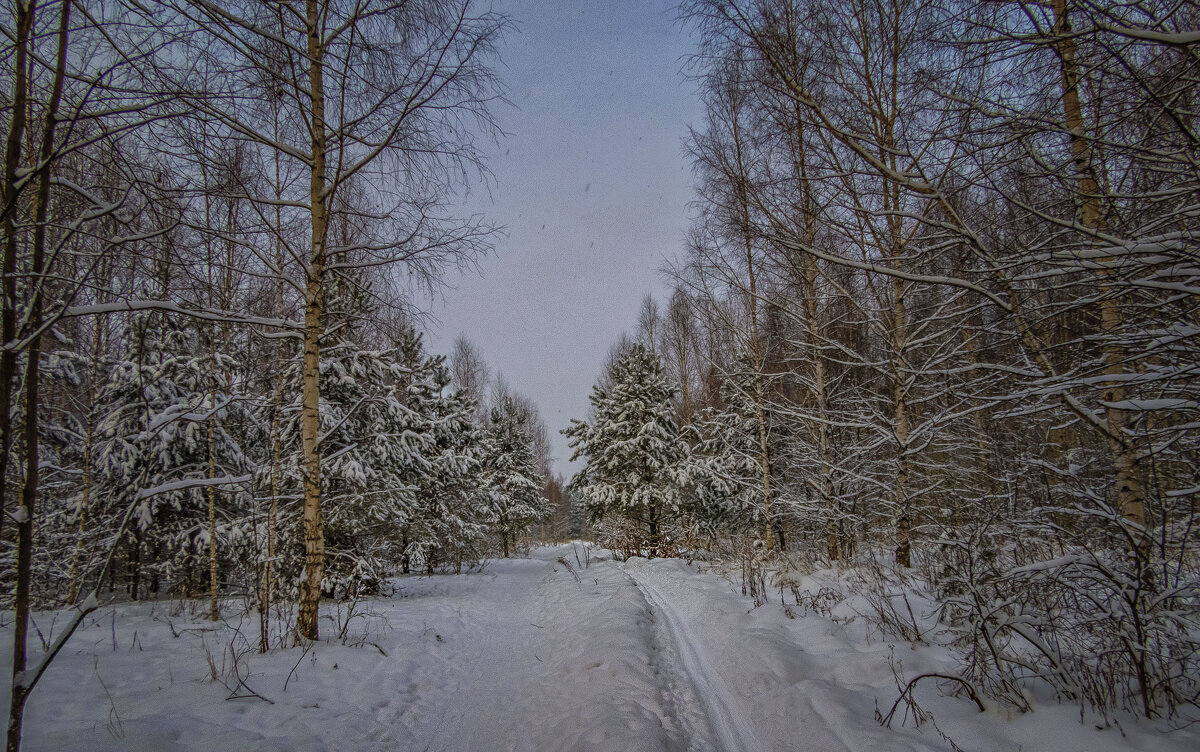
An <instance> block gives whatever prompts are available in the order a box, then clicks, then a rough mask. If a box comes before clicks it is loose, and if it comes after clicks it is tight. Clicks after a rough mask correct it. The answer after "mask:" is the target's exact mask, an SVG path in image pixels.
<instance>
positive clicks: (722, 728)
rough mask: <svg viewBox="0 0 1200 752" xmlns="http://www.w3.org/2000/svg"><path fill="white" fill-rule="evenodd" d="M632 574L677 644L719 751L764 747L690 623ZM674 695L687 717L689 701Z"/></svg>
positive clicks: (739, 751)
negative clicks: (711, 662)
mask: <svg viewBox="0 0 1200 752" xmlns="http://www.w3.org/2000/svg"><path fill="white" fill-rule="evenodd" d="M630 576H631V577H632V579H633V581H634V582H636V583H637V585H638V588H639V589H640V590H641V591H642V594H643V595H645V596H646V601H647V602H648V603H649V604H650V607H651V608H653V609H654V613H655V614H656V615H657V616H658V618H659V624H660V629H661V630H662V632H664V633H665V636H666V637H667V639H669V640H671V642H672V644H673V645H674V646H675V648H676V654H677V656H678V658H679V662H680V668H681V669H682V673H683V675H684V678H685V680H686V681H687V682H689V684H690V685H691V687H692V689H693V690H694V695H695V699H696V700H698V701H699V702H700V704H701V705H702V706H703V709H704V710H705V711H706V712H705V716H706V717H707V720H708V724H709V727H710V728H711V730H712V734H713V736H714V737H715V739H714V741H715V742H716V747H717V749H716V750H715V752H755V751H756V750H759V749H762V747H761V746H760V745H759V743H758V741H757V739H756V738H755V735H754V729H753V728H751V727H750V725H749V724H748V723H747V722H746V718H747V717H748V714H747V713H746V709H745V708H743V707H742V701H741V698H738V697H737V696H736V695H735V694H734V693H733V692H731V691H730V689H729V687H728V685H727V684H726V683H725V681H724V680H723V679H722V678H721V675H720V674H719V673H717V671H716V670H714V669H713V667H712V665H711V664H710V663H709V661H708V660H707V659H706V658H705V656H704V652H703V651H702V650H701V648H700V647H699V642H698V639H697V637H696V635H695V634H694V633H693V632H692V630H691V629H690V628H689V626H688V623H687V622H686V621H685V620H684V619H683V618H682V617H681V616H680V614H679V613H678V612H677V611H676V610H675V609H674V608H672V607H671V605H670V603H669V602H668V601H667V599H666V598H664V597H663V595H662V593H660V592H659V590H658V589H657V588H655V587H654V586H653V585H651V584H650V583H648V582H643V581H640V580H638V579H637V577H634V576H633V575H630ZM674 699H675V703H676V712H677V713H680V714H681V715H682V716H683V717H685V718H686V717H688V716H689V714H688V713H686V710H685V709H683V708H680V707H679V706H680V705H681V704H684V703H686V700H684V698H681V697H680V696H679V694H678V692H676V694H675V698H674ZM681 700H683V702H681ZM693 723H694V721H693ZM688 730H689V731H690V732H691V733H692V734H693V735H695V734H696V732H697V729H694V728H690V729H688ZM689 741H692V742H693V745H692V746H693V747H695V746H698V745H696V744H695V742H696V741H699V740H689Z"/></svg>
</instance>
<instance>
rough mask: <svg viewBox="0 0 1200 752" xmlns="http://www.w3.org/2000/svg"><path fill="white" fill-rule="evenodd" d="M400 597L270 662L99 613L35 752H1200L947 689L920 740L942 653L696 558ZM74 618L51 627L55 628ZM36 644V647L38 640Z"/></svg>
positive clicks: (66, 668) (932, 707)
mask: <svg viewBox="0 0 1200 752" xmlns="http://www.w3.org/2000/svg"><path fill="white" fill-rule="evenodd" d="M577 556H578V558H577ZM820 576H821V575H820V574H819V573H818V575H814V577H815V579H814V578H806V579H807V580H808V581H807V582H806V583H804V585H805V586H812V587H816V586H818V584H819V581H820ZM825 576H830V575H828V574H827V575H825ZM393 585H394V589H395V593H394V594H393V595H392V596H390V597H382V598H373V599H370V600H368V601H364V602H361V603H359V604H358V605H357V606H356V608H355V609H354V610H353V611H351V610H350V609H349V607H348V606H347V605H346V604H328V605H327V608H326V611H325V616H326V617H327V618H326V619H325V621H323V623H322V630H323V638H324V639H323V640H321V641H318V642H317V643H314V644H313V645H312V646H311V647H310V648H309V649H307V650H305V649H303V648H300V647H291V648H285V649H274V650H271V651H269V652H267V653H265V654H260V653H258V652H257V650H256V648H257V640H258V637H257V635H258V618H257V616H256V615H254V614H253V613H243V615H241V616H237V615H232V616H228V617H227V618H226V620H225V621H222V622H218V623H214V622H211V621H208V620H206V619H205V618H204V611H205V604H203V603H196V602H191V603H183V604H181V603H179V602H177V601H172V602H167V601H160V602H157V603H138V604H124V605H118V606H111V607H106V608H105V609H102V610H101V611H97V612H95V613H94V614H92V615H91V617H90V618H89V619H88V620H87V621H86V622H85V624H84V626H83V627H82V628H81V629H80V631H79V632H78V633H77V634H76V635H75V636H74V638H73V639H72V640H71V642H70V643H69V644H68V646H67V648H66V649H65V650H64V651H63V653H62V654H61V655H60V656H59V657H58V659H57V660H56V661H55V663H54V664H53V665H52V666H51V668H50V670H49V672H48V673H47V674H46V676H45V677H44V678H43V680H42V683H41V684H40V685H39V686H38V687H37V688H36V690H35V691H34V693H33V695H32V697H31V699H30V702H29V706H28V709H27V712H26V720H25V728H26V733H25V744H24V749H26V750H47V751H49V750H54V751H56V752H71V751H74V750H79V751H80V752H82V751H84V750H86V751H88V752H100V751H101V750H155V751H160V750H162V751H165V750H197V751H199V750H205V751H212V752H240V751H241V750H279V751H280V752H283V751H285V750H287V751H289V752H290V751H292V750H295V751H296V752H303V751H307V750H312V751H314V752H315V751H318V750H338V752H354V751H358V750H389V751H390V752H396V751H401V750H403V751H407V750H422V751H428V752H466V751H474V750H478V751H479V752H499V751H501V750H539V751H540V750H562V751H566V750H581V751H582V750H596V751H609V750H611V751H612V752H618V751H619V752H640V751H642V750H645V751H646V752H649V751H650V750H673V751H674V750H679V751H682V750H689V751H695V752H735V751H736V752H757V751H759V750H762V751H768V750H814V751H819V752H826V751H832V750H854V751H855V752H860V751H862V752H865V751H866V750H881V751H882V750H888V751H889V752H890V751H896V752H899V751H902V750H951V749H954V748H955V747H954V746H953V745H955V744H956V745H957V746H958V747H959V748H961V749H963V750H969V751H971V752H975V751H976V750H1027V751H1034V750H1044V751H1046V752H1058V751H1063V752H1066V751H1068V750H1069V751H1072V752H1075V751H1077V752H1084V751H1085V750H1087V751H1095V752H1103V751H1105V750H1113V751H1114V752H1115V751H1116V750H1131V749H1132V750H1181V751H1182V750H1188V749H1197V748H1200V745H1198V744H1197V742H1198V741H1200V732H1197V731H1196V730H1195V729H1185V730H1183V731H1176V732H1170V733H1164V732H1163V731H1162V730H1160V729H1157V728H1155V727H1153V726H1152V725H1150V724H1146V723H1142V724H1136V723H1135V722H1134V721H1133V720H1131V719H1122V721H1121V728H1120V729H1118V728H1117V727H1115V726H1114V727H1110V728H1107V729H1103V730H1101V729H1097V727H1096V726H1097V724H1096V723H1095V722H1094V721H1093V719H1088V722H1086V723H1081V721H1080V715H1079V710H1078V708H1075V707H1073V706H1069V705H1057V704H1051V703H1048V702H1042V703H1041V704H1039V705H1038V706H1037V707H1036V709H1035V711H1034V712H1032V713H1026V714H1023V715H1018V714H1013V713H1009V712H1006V711H1004V710H1003V709H999V708H994V707H993V708H990V709H989V710H988V711H987V712H984V713H980V712H978V711H977V709H976V707H975V705H974V704H973V703H971V702H970V701H969V700H965V699H960V698H955V697H947V696H943V695H942V694H940V693H939V691H938V688H937V686H936V685H935V683H934V682H933V681H923V682H921V683H920V684H919V685H918V689H917V692H916V696H917V699H918V701H919V703H920V705H921V706H922V708H923V709H924V710H925V711H927V712H928V713H930V714H931V718H930V719H926V720H925V722H923V723H922V724H921V725H920V726H919V727H916V726H915V725H914V723H913V719H912V718H911V716H910V717H908V718H907V719H906V718H904V717H903V716H904V713H903V712H902V711H898V712H897V718H896V719H895V721H894V722H893V724H892V728H884V727H881V726H880V725H879V724H878V723H877V722H876V720H875V714H876V709H877V708H878V709H879V710H880V711H881V712H882V713H884V714H886V713H887V711H888V709H889V708H890V707H891V705H892V702H893V701H894V700H895V699H896V697H897V695H898V694H899V690H898V689H897V673H896V672H899V674H900V675H902V676H903V677H904V678H905V679H908V678H911V677H913V676H916V675H917V674H919V673H922V672H926V671H933V670H942V671H946V670H953V657H952V656H951V655H950V653H949V652H948V651H947V650H946V649H945V648H943V647H938V646H937V645H921V646H919V647H916V648H914V647H912V646H910V645H909V644H908V643H905V642H897V641H896V640H890V641H889V640H887V639H884V638H883V637H882V636H881V635H880V634H879V633H878V632H877V631H873V630H872V628H871V627H870V625H869V624H868V623H867V620H865V619H864V618H861V615H856V614H855V612H854V610H853V604H852V603H850V602H844V603H842V604H839V605H838V606H836V607H835V608H834V609H833V610H832V611H828V610H825V611H823V612H822V613H813V612H807V613H801V611H800V610H797V609H796V608H795V607H793V608H792V609H791V611H792V613H791V615H790V616H789V615H788V614H787V613H785V610H784V609H783V608H781V607H780V605H779V603H778V602H776V603H774V604H768V605H765V606H761V607H758V608H754V604H753V603H752V602H751V601H750V599H748V598H746V597H744V596H743V595H742V594H741V592H740V586H739V585H737V584H735V583H733V582H731V581H730V580H729V579H726V578H725V577H722V576H721V575H720V574H719V573H718V572H716V571H706V567H705V565H703V564H701V563H696V564H694V565H689V564H687V563H685V562H683V561H680V560H678V559H663V560H653V561H648V560H646V559H631V560H629V561H627V562H623V563H622V562H615V561H612V560H611V559H610V558H608V556H607V555H606V554H605V553H604V552H592V554H591V558H590V561H588V559H587V558H586V557H585V554H584V547H583V545H582V544H579V545H577V546H575V547H572V546H571V545H566V546H557V547H547V548H539V549H535V550H534V551H533V552H532V553H531V555H530V556H529V558H525V559H510V560H501V561H494V562H491V563H490V564H488V565H487V566H486V567H485V568H484V570H483V571H482V572H476V573H472V574H465V575H436V576H432V577H403V578H398V579H397V580H395V581H394V583H393ZM839 609H840V610H839ZM225 610H226V611H227V612H228V613H229V614H236V613H237V612H245V609H244V607H242V606H241V605H240V604H237V603H234V602H229V603H226V604H225ZM65 618H66V617H65V615H63V614H57V615H56V614H53V613H50V612H46V613H40V614H38V615H37V616H36V621H37V626H38V628H39V630H40V632H41V634H42V637H44V638H45V639H47V640H49V639H50V638H51V637H52V634H51V633H52V631H53V629H54V626H55V625H61V624H62V623H63V622H64V621H65ZM10 623H11V615H8V616H7V617H6V626H5V627H4V632H5V633H6V634H7V640H8V642H7V644H11V624H10ZM281 627H282V623H281V624H280V625H279V627H278V628H281ZM930 641H931V642H935V643H936V640H930ZM30 647H31V650H32V651H33V652H34V654H35V655H36V653H37V652H38V651H39V650H40V649H41V638H39V637H38V636H36V635H35V636H34V637H33V639H32V640H31V646H30ZM9 661H10V662H11V657H10V658H9ZM993 705H994V703H993ZM905 721H906V722H905ZM902 723H903V725H902Z"/></svg>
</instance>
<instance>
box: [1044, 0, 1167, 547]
mask: <svg viewBox="0 0 1200 752" xmlns="http://www.w3.org/2000/svg"><path fill="white" fill-rule="evenodd" d="M1052 8H1053V11H1054V35H1055V37H1054V39H1055V41H1054V46H1055V50H1056V51H1057V52H1058V57H1059V62H1060V64H1061V67H1062V92H1063V96H1062V102H1063V118H1064V123H1063V124H1064V125H1065V126H1066V130H1067V134H1068V138H1069V139H1070V142H1071V156H1072V159H1073V162H1074V166H1075V176H1076V181H1077V184H1078V189H1079V199H1080V200H1079V210H1078V218H1079V222H1080V223H1081V224H1082V225H1083V226H1084V227H1086V228H1087V229H1089V230H1105V229H1107V228H1108V222H1107V219H1106V218H1105V214H1104V209H1103V207H1102V206H1101V203H1100V185H1099V181H1098V180H1097V179H1096V171H1095V166H1094V165H1093V163H1092V146H1091V143H1089V141H1088V138H1087V133H1086V132H1087V128H1086V126H1085V124H1084V119H1083V106H1082V104H1081V102H1080V98H1079V75H1080V73H1079V62H1078V60H1077V52H1076V47H1075V38H1074V37H1073V36H1072V29H1071V20H1070V17H1069V15H1068V11H1067V4H1066V0H1053V5H1052ZM1110 262H1112V258H1103V259H1100V260H1099V265H1100V266H1101V267H1103V266H1104V265H1105V264H1108V263H1110ZM1101 276H1102V284H1103V287H1104V288H1105V291H1104V293H1103V294H1102V295H1101V300H1100V332H1101V334H1102V335H1103V338H1104V339H1105V341H1106V343H1105V346H1104V375H1105V376H1106V377H1107V379H1106V384H1105V389H1104V395H1103V400H1104V402H1105V407H1104V419H1105V422H1106V423H1107V425H1108V431H1107V435H1108V443H1109V447H1110V448H1111V450H1112V453H1113V474H1114V476H1115V479H1116V496H1117V504H1118V506H1119V507H1120V509H1121V514H1122V516H1123V517H1124V519H1125V522H1126V523H1127V526H1126V527H1127V532H1128V535H1129V536H1130V548H1131V551H1130V553H1131V554H1133V555H1134V556H1135V557H1136V558H1137V560H1138V563H1139V566H1140V567H1143V568H1145V567H1146V565H1147V561H1148V558H1149V555H1150V537H1149V535H1148V534H1147V532H1146V496H1145V491H1144V489H1143V488H1142V481H1141V477H1140V475H1139V472H1138V461H1137V455H1136V452H1135V450H1134V447H1133V444H1132V442H1130V441H1129V439H1128V437H1127V436H1126V435H1125V430H1126V427H1127V426H1128V425H1129V417H1130V416H1129V412H1128V411H1127V410H1124V409H1122V408H1121V407H1119V404H1120V403H1122V402H1123V401H1124V400H1125V399H1126V390H1125V387H1124V385H1123V384H1124V382H1123V378H1122V377H1123V376H1124V375H1125V353H1124V348H1122V347H1121V345H1120V344H1119V343H1118V342H1117V337H1118V336H1119V334H1120V332H1121V329H1122V324H1123V319H1124V314H1123V311H1122V309H1121V301H1120V298H1119V297H1117V294H1116V293H1115V292H1114V291H1113V290H1112V288H1111V283H1110V278H1111V276H1112V274H1111V272H1107V271H1104V272H1101Z"/></svg>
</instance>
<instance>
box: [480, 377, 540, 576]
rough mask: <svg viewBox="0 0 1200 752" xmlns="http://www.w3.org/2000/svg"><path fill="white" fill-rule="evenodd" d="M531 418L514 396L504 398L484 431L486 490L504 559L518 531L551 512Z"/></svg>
mask: <svg viewBox="0 0 1200 752" xmlns="http://www.w3.org/2000/svg"><path fill="white" fill-rule="evenodd" d="M530 418H531V416H530V414H529V413H528V412H527V411H525V410H522V409H521V408H520V407H519V406H518V405H517V403H516V402H515V401H514V400H513V399H511V398H504V399H503V400H501V402H500V404H499V405H497V406H496V407H494V408H492V410H491V420H490V422H489V423H488V426H487V429H486V432H485V439H484V441H485V444H484V445H485V452H486V459H485V460H484V471H483V472H484V489H485V493H486V495H487V501H488V506H489V511H490V513H491V519H492V522H493V524H494V525H495V527H496V531H497V532H498V533H499V534H500V546H501V550H502V551H503V553H504V556H505V558H508V556H509V553H510V552H511V549H512V544H514V543H515V542H516V536H517V534H518V533H520V532H521V531H522V530H523V529H524V528H526V527H527V526H529V525H531V524H533V523H534V522H537V521H539V520H542V519H545V518H546V517H547V516H549V514H550V511H551V509H550V503H549V502H548V501H546V499H544V498H542V475H541V472H540V470H539V469H538V462H537V457H536V456H535V455H534V451H533V445H532V441H531V440H530V436H529V432H528V423H529V421H530Z"/></svg>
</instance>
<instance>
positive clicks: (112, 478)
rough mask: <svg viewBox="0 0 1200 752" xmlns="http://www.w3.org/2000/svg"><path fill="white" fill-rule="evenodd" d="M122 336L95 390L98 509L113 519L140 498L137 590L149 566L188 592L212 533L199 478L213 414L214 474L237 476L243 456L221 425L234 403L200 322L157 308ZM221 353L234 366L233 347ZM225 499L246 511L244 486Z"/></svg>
mask: <svg viewBox="0 0 1200 752" xmlns="http://www.w3.org/2000/svg"><path fill="white" fill-rule="evenodd" d="M123 345H124V348H125V350H124V352H123V353H120V355H119V356H118V357H117V358H115V359H114V360H113V361H112V362H111V363H110V364H108V369H107V371H108V372H107V374H106V377H105V380H104V383H103V384H102V385H101V387H100V389H99V392H98V394H97V397H96V404H97V408H96V413H97V415H100V416H103V417H101V419H100V420H99V421H98V423H97V425H96V429H95V434H96V435H95V439H94V441H93V446H92V450H93V452H94V455H95V456H94V457H93V458H92V466H93V467H94V468H95V474H96V484H95V496H96V499H95V501H96V504H95V514H96V515H98V516H99V517H108V518H110V519H115V518H119V517H121V516H122V515H123V514H124V513H125V510H126V509H127V508H128V507H129V506H130V505H136V510H135V516H134V520H135V524H134V525H133V526H132V532H131V533H130V537H131V540H130V541H129V543H128V549H127V553H126V561H127V565H128V577H129V580H130V584H129V592H130V596H131V597H133V598H135V599H136V598H137V597H138V594H139V585H140V580H141V578H142V576H143V570H148V574H149V575H150V577H151V580H150V589H151V591H157V590H158V589H159V587H160V580H161V579H162V578H167V579H169V580H171V581H172V582H174V584H175V585H176V586H177V587H179V588H180V589H181V590H182V592H184V593H189V592H193V591H195V590H197V589H203V585H200V584H199V583H201V582H203V578H202V577H200V572H199V571H198V568H199V562H200V559H201V557H202V556H204V555H205V553H206V551H207V548H208V541H209V537H208V536H209V528H208V499H207V492H206V489H205V487H204V486H203V485H202V483H203V482H204V481H205V480H206V479H208V475H209V438H208V432H207V421H208V418H209V416H210V415H212V416H214V417H215V418H216V431H215V433H214V436H213V452H212V459H213V460H214V463H215V465H216V468H217V475H218V476H221V477H227V476H233V475H240V474H241V471H242V469H243V468H244V466H245V464H246V463H245V458H244V456H243V454H242V450H241V447H240V446H238V444H237V442H236V441H234V439H233V438H232V437H231V436H230V434H229V433H228V432H227V431H226V430H225V428H224V425H223V421H224V419H225V417H226V413H227V412H228V411H229V410H230V409H231V405H230V402H229V400H228V399H227V396H226V395H222V394H219V393H215V392H214V391H213V390H212V389H211V387H210V379H209V376H208V369H209V367H210V362H209V355H208V353H207V350H208V348H207V347H205V346H203V345H202V344H201V342H200V334H199V332H198V331H197V330H196V329H194V328H182V327H176V326H173V325H172V322H170V321H168V320H167V319H166V317H164V316H161V315H159V314H153V313H149V314H137V315H136V316H134V318H133V320H132V321H131V323H130V325H129V327H128V329H127V330H126V332H125V335H124V337H123ZM218 358H219V359H220V360H222V361H223V363H222V365H224V366H226V367H229V366H232V363H231V362H230V359H229V358H228V357H227V356H224V355H220V356H218ZM189 481H195V483H193V484H189ZM220 499H221V503H220V507H221V509H220V516H221V518H222V519H223V520H227V521H236V520H238V519H240V518H241V516H242V514H241V509H242V507H243V506H244V499H242V498H241V495H240V493H238V492H236V491H227V490H226V491H222V493H221V494H220ZM101 527H107V528H108V529H112V528H113V527H115V525H102V526H101ZM222 532H224V533H225V534H226V535H227V536H228V537H229V538H233V537H237V536H238V534H239V533H238V528H237V526H236V525H235V524H228V523H227V524H225V525H223V526H222Z"/></svg>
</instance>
